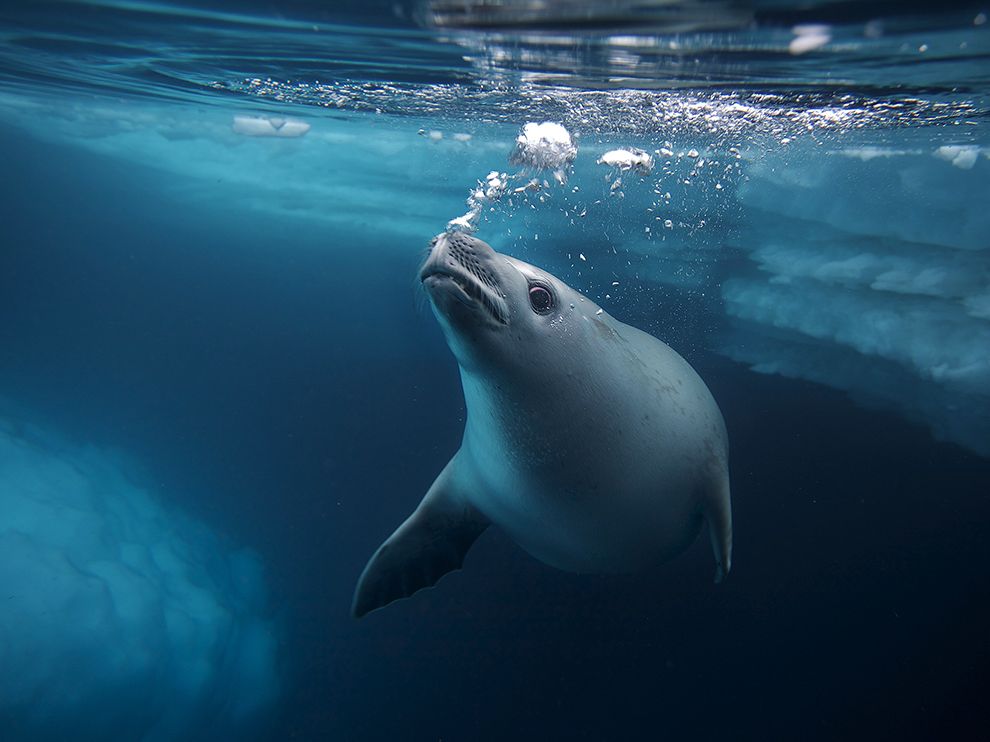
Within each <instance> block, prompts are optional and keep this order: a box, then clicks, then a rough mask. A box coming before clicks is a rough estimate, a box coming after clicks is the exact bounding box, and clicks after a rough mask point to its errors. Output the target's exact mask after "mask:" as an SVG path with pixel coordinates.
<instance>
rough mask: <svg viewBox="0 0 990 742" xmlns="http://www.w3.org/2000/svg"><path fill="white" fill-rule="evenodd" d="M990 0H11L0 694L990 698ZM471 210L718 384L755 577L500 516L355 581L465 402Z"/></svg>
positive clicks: (100, 722)
mask: <svg viewBox="0 0 990 742" xmlns="http://www.w3.org/2000/svg"><path fill="white" fill-rule="evenodd" d="M988 13H990V8H988V7H986V6H981V5H980V4H979V3H975V4H974V3H943V4H941V5H939V6H937V7H934V6H931V7H930V6H929V5H928V4H925V3H885V2H872V3H871V2H867V3H831V2H819V3H811V4H802V5H797V4H787V3H784V2H732V3H726V4H713V3H705V2H697V3H686V2H685V3H621V2H620V3H609V4H603V3H599V4H578V3H557V4H554V3H550V4H548V5H547V6H537V5H536V4H533V3H528V2H522V0H520V2H515V3H512V2H505V3H496V4H483V3H451V2H433V3H427V2H422V3H420V2H416V3H412V2H404V3H403V2H400V3H391V2H390V3H375V2H366V3H350V2H347V3H333V4H328V3H312V2H297V3H288V4H279V5H274V4H265V3H250V2H239V3H214V4H205V3H201V4H178V3H169V4H166V3H160V4H156V3H140V2H135V3H122V2H121V3H116V2H80V3H49V2H41V3H37V2H24V3H8V4H5V5H4V6H3V7H2V8H0V135H2V140H0V162H2V163H3V173H4V177H3V179H2V181H0V182H2V186H0V188H2V199H0V667H2V668H3V672H2V674H0V739H4V740H7V739H12V740H48V739H65V738H66V737H67V736H69V735H71V736H73V738H76V739H92V740H105V739H121V740H131V739H134V740H138V739H148V740H172V739H175V740H180V739H181V740H189V739H266V740H267V739H272V740H274V739H279V740H281V739H301V740H309V739H342V740H385V739H389V740H393V739H403V740H437V739H443V740H464V739H470V740H505V739H560V740H564V739H566V740H627V739H654V738H660V737H663V738H670V739H682V738H685V737H687V736H688V735H691V736H693V737H700V738H702V739H708V738H715V737H716V736H717V737H719V738H724V739H757V738H758V739H790V738H801V739H815V740H818V739H820V740H833V739H867V738H869V739H877V738H880V739H889V738H898V739H918V740H927V739H975V738H979V735H980V733H981V730H982V729H984V728H985V725H986V723H987V722H988V721H990V720H988V719H987V712H986V710H985V707H984V706H985V704H983V703H982V688H983V687H985V686H986V683H987V681H988V680H990V678H988V671H990V645H988V642H987V637H986V633H985V626H986V620H987V616H988V613H990V604H988V602H987V597H986V590H985V586H986V584H987V579H988V577H990V561H988V558H987V554H986V549H985V543H986V537H987V532H988V528H990V500H988V498H987V494H986V493H987V492H988V491H990V487H988V485H990V252H988V249H990V241H988V235H990V212H988V210H987V208H986V202H987V198H988V194H990V135H988V128H987V127H988V111H990V105H988V100H990V98H988V91H990V74H988V73H990V67H988V65H987V61H986V60H987V55H988V52H990V23H988ZM540 122H555V123H558V124H560V125H562V126H563V127H565V128H566V130H567V131H568V132H569V133H570V135H571V137H572V138H573V142H574V144H575V145H576V148H577V154H576V157H575V158H574V159H573V162H572V163H569V164H566V165H564V166H563V167H562V168H561V170H562V171H561V172H560V173H559V174H555V173H554V172H553V171H554V169H555V168H553V167H550V168H544V169H540V168H536V167H527V166H526V165H525V164H518V163H517V164H513V163H512V162H511V161H510V159H511V155H512V153H513V151H514V148H515V147H516V141H517V137H518V136H520V134H521V131H522V127H523V126H524V125H525V124H526V123H540ZM631 148H636V149H639V150H642V151H643V152H644V153H645V154H646V155H648V156H650V157H651V158H652V167H651V168H650V169H649V172H645V170H644V169H642V168H641V169H629V170H621V169H619V168H617V167H615V166H612V165H609V164H608V163H607V162H600V160H607V159H608V158H607V157H605V155H606V153H607V152H610V151H613V150H616V149H625V150H627V151H629V150H630V149H631ZM493 172H494V173H495V174H496V176H497V177H498V179H499V180H500V182H505V183H507V184H508V185H507V187H506V188H505V189H503V190H498V191H497V192H490V193H488V194H487V195H483V197H480V198H479V197H475V198H474V201H473V202H472V204H473V205H472V204H468V203H467V201H468V199H469V197H471V194H472V192H473V191H474V190H475V189H477V188H478V187H479V185H481V187H482V190H483V191H484V190H485V189H486V188H487V187H488V186H489V185H490V182H491V181H490V180H489V174H490V173H493ZM474 207H477V208H474ZM473 208H474V210H473V211H472V209H473ZM466 214H467V215H471V218H470V220H469V221H470V222H471V226H472V228H475V229H476V230H477V231H476V234H477V236H478V237H480V238H482V239H484V240H486V241H487V242H489V243H491V244H492V245H493V246H494V247H495V248H496V249H497V250H500V251H502V252H506V253H509V254H511V255H513V256H516V257H518V258H521V259H523V260H526V261H528V262H531V263H534V264H536V265H539V266H541V267H543V268H545V269H547V270H549V271H551V272H553V273H554V274H555V275H557V276H558V277H560V278H561V279H562V280H564V281H566V282H567V283H569V284H570V285H571V286H573V287H574V288H576V289H578V290H580V291H581V292H583V293H584V294H585V295H587V296H588V297H589V298H591V299H592V300H593V301H595V302H597V303H598V304H600V305H601V306H602V307H603V308H604V309H605V310H606V311H607V312H609V313H610V314H612V315H613V316H615V317H616V318H618V319H620V320H622V321H624V322H627V323H629V324H632V325H634V326H636V327H640V328H642V329H644V330H646V331H648V332H650V333H652V334H654V335H656V336H657V337H659V338H661V339H663V340H664V341H665V342H667V343H668V344H670V345H671V346H672V347H673V348H674V349H675V350H677V351H678V352H679V353H680V354H681V355H682V356H684V357H685V358H686V359H687V360H688V361H689V362H690V363H691V364H692V366H694V367H695V369H696V370H697V371H698V372H699V374H700V375H701V376H702V378H703V379H704V380H705V382H706V383H707V384H708V386H709V387H710V388H711V390H712V392H713V394H714V396H715V398H716V399H717V400H718V403H719V405H720V407H721V409H722V413H723V416H724V417H725V420H726V425H727V428H728V432H729V442H730V449H731V461H730V469H731V477H732V488H733V512H734V520H735V559H734V565H733V571H732V574H731V575H730V576H729V578H728V579H727V580H726V582H725V583H724V584H722V585H718V586H713V585H712V584H711V556H710V554H709V553H708V547H707V544H705V543H702V542H703V541H704V539H700V540H699V542H698V543H696V544H695V545H694V546H693V547H692V548H691V549H690V550H689V551H688V552H687V553H686V554H685V555H683V556H681V557H680V558H678V559H677V560H675V561H673V562H671V563H670V564H667V565H663V566H662V567H659V568H658V569H657V570H655V571H652V572H650V573H648V574H638V575H629V576H620V577H615V576H611V577H609V576H600V575H573V574H568V573H564V572H559V571H556V570H554V569H552V568H550V567H547V566H545V565H543V564H541V563H540V562H538V561H537V560H535V559H533V558H531V557H529V556H528V555H527V554H525V553H524V552H522V551H521V550H520V549H519V548H518V547H517V546H516V545H515V544H514V543H513V542H512V541H511V540H510V539H509V538H508V537H506V536H505V535H504V534H502V533H500V532H498V531H497V529H490V533H488V534H486V535H485V536H484V537H483V538H482V539H481V541H480V542H479V543H478V544H477V545H476V546H475V547H474V549H472V551H471V553H470V554H469V556H468V558H467V561H466V564H465V568H464V570H463V571H462V572H459V573H457V574H456V575H454V576H451V577H448V578H446V579H444V580H443V581H442V582H441V583H440V584H439V585H438V586H437V588H435V589H433V590H430V591H427V592H424V593H420V594H417V595H416V596H414V597H413V598H412V599H411V600H407V601H402V602H399V603H396V604H394V605H391V606H389V607H387V608H386V609H384V610H382V611H378V612H376V613H374V614H372V615H370V616H368V617H367V618H365V619H362V620H360V621H356V620H354V619H353V618H352V617H351V616H350V602H351V594H352V591H353V589H354V584H355V582H356V579H357V577H358V575H359V574H360V572H361V569H362V568H363V566H364V564H365V562H366V560H367V559H368V558H369V557H370V555H371V554H372V553H373V551H374V550H375V548H377V546H378V544H379V543H380V542H381V541H382V540H383V539H384V538H385V537H386V536H387V535H388V534H389V533H390V532H391V531H392V530H393V529H394V528H395V527H396V526H397V525H398V524H399V523H400V522H401V521H402V520H403V519H404V518H405V517H406V515H408V513H409V512H411V510H412V509H413V508H414V507H415V506H416V504H417V503H418V502H419V500H420V498H421V497H422V495H423V493H424V492H425V491H426V489H427V488H428V487H429V485H430V483H431V482H432V481H433V479H434V477H435V476H436V474H437V472H439V471H440V470H441V468H442V467H443V466H444V464H445V463H446V462H447V460H448V459H449V457H450V455H451V454H452V453H453V452H454V451H455V450H456V448H457V445H458V442H459V440H460V435H461V431H462V429H463V423H464V415H465V410H464V404H463V399H462V396H461V390H460V384H459V379H458V374H457V367H456V364H455V362H454V360H453V358H452V356H451V355H450V352H449V350H448V349H447V347H446V344H445V342H444V338H443V336H442V334H441V333H440V330H439V327H438V326H437V323H436V321H435V319H434V317H433V315H432V313H431V312H430V311H429V308H428V305H427V302H426V299H425V297H424V296H423V295H422V291H421V289H420V287H419V286H418V284H417V281H416V275H417V269H418V267H419V265H420V264H421V262H422V260H423V259H424V257H425V255H426V249H427V247H428V245H429V241H430V239H431V237H433V236H434V235H436V234H437V233H439V232H441V231H443V230H444V229H445V228H447V225H448V223H449V222H450V221H451V220H454V219H457V218H458V217H462V216H464V215H466Z"/></svg>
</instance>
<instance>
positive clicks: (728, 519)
mask: <svg viewBox="0 0 990 742" xmlns="http://www.w3.org/2000/svg"><path fill="white" fill-rule="evenodd" d="M705 518H706V520H707V521H708V535H709V536H711V540H712V551H713V552H714V553H715V582H716V583H719V582H721V581H722V580H724V579H725V576H726V575H727V574H729V570H730V569H732V504H731V501H730V499H729V476H728V473H727V472H725V471H724V470H723V471H722V472H721V473H720V475H718V476H716V480H715V485H714V487H713V488H712V491H711V492H709V493H708V496H707V503H706V505H705Z"/></svg>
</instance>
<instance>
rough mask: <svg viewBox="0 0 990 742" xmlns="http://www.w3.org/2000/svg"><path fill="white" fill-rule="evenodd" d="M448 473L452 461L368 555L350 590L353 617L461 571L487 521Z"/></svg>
mask: <svg viewBox="0 0 990 742" xmlns="http://www.w3.org/2000/svg"><path fill="white" fill-rule="evenodd" d="M455 460H456V459H455ZM453 469H454V460H452V461H451V462H450V463H449V464H447V466H446V467H445V468H444V470H443V471H442V472H440V476H438V477H437V479H436V481H435V482H434V483H433V486H432V487H430V491H429V492H427V493H426V497H424V498H423V501H422V502H421V503H420V504H419V507H418V508H416V510H415V511H414V512H413V514H412V515H410V516H409V517H408V518H407V519H406V522H405V523H403V524H402V525H401V526H399V528H398V529H397V530H396V531H395V533H393V534H392V535H391V536H389V538H388V539H387V540H386V541H385V543H383V544H382V545H381V546H379V547H378V551H376V552H375V555H374V556H373V557H371V561H369V562H368V566H367V567H365V568H364V572H362V573H361V579H360V580H358V586H357V590H355V592H354V605H353V608H352V611H353V613H354V616H355V617H357V618H361V616H363V615H365V614H366V613H369V612H371V611H373V610H375V609H376V608H381V607H382V606H386V605H388V604H389V603H391V602H392V601H394V600H399V599H400V598H408V597H409V596H410V595H412V594H413V593H415V592H416V591H418V590H421V589H423V588H425V587H432V586H433V585H435V584H436V583H437V580H439V579H440V578H441V577H443V576H444V575H445V574H447V573H448V572H452V571H453V570H455V569H460V568H461V565H462V564H463V563H464V555H465V554H467V552H468V549H470V548H471V544H473V543H474V542H475V540H477V538H478V536H480V535H481V534H482V532H484V530H485V529H486V528H487V527H488V519H487V518H486V517H485V516H484V515H482V514H481V513H480V512H479V511H478V510H477V509H476V508H474V506H472V505H471V504H469V503H468V502H467V500H466V499H465V498H464V497H463V495H462V494H461V493H460V492H459V491H458V488H457V486H456V482H455V480H456V477H454V476H453V472H452V470H453Z"/></svg>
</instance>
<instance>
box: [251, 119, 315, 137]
mask: <svg viewBox="0 0 990 742" xmlns="http://www.w3.org/2000/svg"><path fill="white" fill-rule="evenodd" d="M309 130H310V125H309V124H307V123H306V122H305V121H299V120H298V119H287V118H281V117H278V116H234V131H235V132H236V133H238V134H243V135H244V136H248V137H289V138H291V137H301V136H302V135H303V134H305V133H306V132H307V131H309Z"/></svg>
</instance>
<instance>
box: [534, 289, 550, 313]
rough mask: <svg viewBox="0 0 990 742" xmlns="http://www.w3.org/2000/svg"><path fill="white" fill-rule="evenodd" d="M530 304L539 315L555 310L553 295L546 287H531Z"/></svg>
mask: <svg viewBox="0 0 990 742" xmlns="http://www.w3.org/2000/svg"><path fill="white" fill-rule="evenodd" d="M529 303H530V304H531V305H532V307H533V311H534V312H536V313H537V314H546V313H547V312H549V311H550V310H552V309H553V294H551V293H550V289H548V288H547V287H546V286H541V285H540V284H534V285H532V286H530V287H529Z"/></svg>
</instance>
